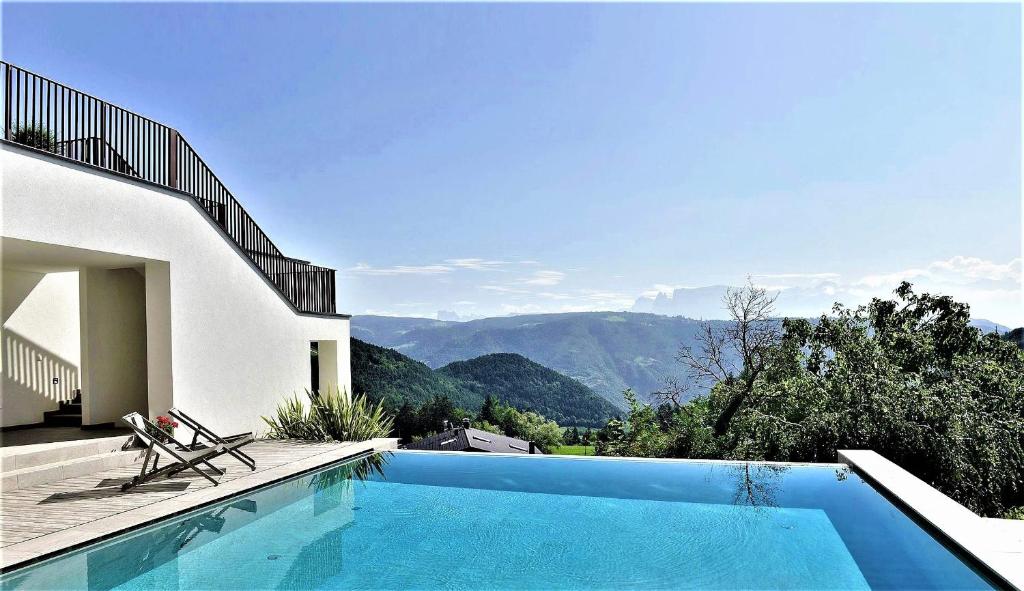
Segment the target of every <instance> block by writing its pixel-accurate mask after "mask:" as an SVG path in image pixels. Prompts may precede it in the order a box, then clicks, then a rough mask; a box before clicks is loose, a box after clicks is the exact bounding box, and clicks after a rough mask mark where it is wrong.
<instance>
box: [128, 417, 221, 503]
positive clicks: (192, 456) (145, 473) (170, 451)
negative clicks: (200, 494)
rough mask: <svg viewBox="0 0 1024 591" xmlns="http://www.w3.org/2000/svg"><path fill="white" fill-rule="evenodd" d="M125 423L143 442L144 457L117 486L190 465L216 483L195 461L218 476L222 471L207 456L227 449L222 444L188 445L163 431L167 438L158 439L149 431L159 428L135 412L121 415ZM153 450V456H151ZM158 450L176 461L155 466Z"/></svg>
mask: <svg viewBox="0 0 1024 591" xmlns="http://www.w3.org/2000/svg"><path fill="white" fill-rule="evenodd" d="M121 420H123V421H124V422H125V423H127V424H128V426H129V427H131V429H132V431H134V432H135V436H136V437H137V438H138V439H139V440H140V441H141V442H142V443H143V445H145V446H146V459H145V460H144V461H143V462H142V469H141V470H140V471H139V475H138V476H135V477H133V478H132V479H131V480H130V481H128V482H125V483H124V484H122V485H121V490H123V491H126V490H128V489H130V488H132V487H135V486H138V485H140V484H143V483H145V482H148V481H150V480H153V479H154V478H157V477H159V476H163V475H167V476H173V475H174V474H177V473H178V472H181V471H182V470H188V469H190V468H191V469H192V470H195V472H196V473H197V474H199V475H200V476H202V477H203V478H205V479H207V480H209V481H210V482H212V483H213V485H214V486H217V484H218V483H217V480H216V479H214V478H213V477H212V476H210V475H209V474H207V473H206V472H204V471H203V470H200V469H199V464H205V465H206V466H207V467H209V468H210V469H212V470H213V471H214V472H215V473H216V474H217V475H218V476H219V475H222V474H224V471H223V470H221V469H220V468H217V467H216V466H214V465H213V464H211V463H210V460H212V459H214V458H216V457H218V456H222V455H224V454H225V453H227V451H226V449H225V447H224V445H222V444H219V443H218V444H217V445H212V446H209V447H203V448H189V447H188V446H186V445H184V444H183V443H181V442H180V441H178V440H177V439H175V438H174V437H172V436H171V435H165V437H166V439H167V441H162V440H161V439H158V438H156V437H154V436H152V435H151V434H150V433H151V432H152V433H158V432H160V430H159V428H158V427H157V426H156V425H154V424H153V423H151V422H150V421H149V420H147V419H146V418H145V417H143V416H142V415H140V414H139V413H137V412H133V413H131V414H127V415H125V416H123V417H121ZM154 454H155V455H156V457H153V456H154ZM160 454H166V455H167V456H168V457H171V458H174V459H175V460H176V461H174V462H171V463H170V464H167V465H166V466H164V467H163V468H159V467H158V466H157V464H158V463H159V462H160ZM150 458H153V466H152V468H150V466H149V460H150Z"/></svg>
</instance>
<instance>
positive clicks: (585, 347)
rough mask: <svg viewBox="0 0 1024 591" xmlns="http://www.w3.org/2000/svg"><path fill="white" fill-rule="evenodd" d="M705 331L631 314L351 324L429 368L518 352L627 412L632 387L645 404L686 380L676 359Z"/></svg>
mask: <svg viewBox="0 0 1024 591" xmlns="http://www.w3.org/2000/svg"><path fill="white" fill-rule="evenodd" d="M713 322H724V321H713ZM700 328H701V322H700V321H697V320H692V319H689V318H683V317H678V316H677V317H668V316H660V315H657V314H637V313H631V312H575V313H565V314H528V315H522V316H505V317H495V318H484V319H481V320H471V321H468V322H452V321H441V320H432V319H427V318H392V317H385V316H356V317H353V319H352V336H353V337H356V338H359V339H362V340H364V341H367V342H370V343H373V344H376V345H380V346H384V347H390V348H393V349H395V350H397V351H399V352H401V353H403V354H405V355H408V356H409V357H412V358H413V359H416V360H419V361H422V362H424V363H425V364H427V365H428V366H430V367H433V368H439V367H442V366H444V365H447V364H449V363H452V362H455V361H461V360H465V359H472V358H474V357H478V356H480V355H486V354H489V353H518V354H520V355H523V356H524V357H527V358H528V359H530V360H532V361H534V362H536V363H539V364H541V365H544V366H546V367H549V368H551V369H554V370H556V371H558V372H560V373H562V374H565V375H567V376H569V377H571V378H574V379H576V380H579V381H580V382H582V383H583V384H585V385H586V386H588V387H590V388H591V389H593V390H594V392H596V393H597V394H599V395H601V396H602V397H603V398H605V399H606V400H608V401H609V402H611V403H612V404H614V405H615V406H616V407H618V408H620V409H623V408H625V401H624V400H623V398H622V392H623V390H625V389H626V388H633V390H634V391H636V392H637V393H638V394H639V395H640V396H641V397H645V396H646V395H648V394H650V393H651V392H654V391H657V390H659V389H660V388H662V387H663V386H664V383H665V379H666V378H667V377H670V376H675V377H680V373H681V372H680V369H681V368H680V366H679V364H678V363H677V362H676V361H675V355H676V353H677V352H678V350H679V348H680V346H682V345H689V346H694V345H696V338H697V335H698V331H699V330H700ZM694 393H695V394H696V393H697V391H695V392H694Z"/></svg>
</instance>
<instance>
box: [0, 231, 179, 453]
mask: <svg viewBox="0 0 1024 591" xmlns="http://www.w3.org/2000/svg"><path fill="white" fill-rule="evenodd" d="M2 249H3V261H2V262H3V265H2V273H3V282H4V290H3V318H2V319H3V329H2V364H3V365H2V367H0V373H2V375H3V387H4V388H3V394H2V396H0V415H2V417H0V421H2V425H0V426H2V427H3V429H4V431H5V433H3V435H5V436H6V437H0V438H2V439H5V440H6V441H7V443H6V444H7V445H10V444H11V443H10V442H12V441H32V442H36V441H33V440H35V439H40V438H42V439H46V438H51V439H52V438H59V439H54V440H65V441H66V440H68V439H69V438H72V435H71V434H70V433H69V432H68V431H65V430H60V431H45V432H37V433H34V434H33V433H24V434H20V435H12V433H15V431H11V429H18V430H22V429H24V428H25V427H28V426H36V427H38V426H45V427H47V428H50V427H55V426H63V427H68V426H71V427H79V426H80V427H82V428H84V429H90V428H92V429H104V430H109V429H111V428H115V427H120V417H121V416H123V415H125V414H127V413H129V412H134V411H138V412H141V413H143V414H147V415H148V414H150V409H151V408H156V409H158V410H157V412H163V411H164V410H166V408H167V407H168V406H169V405H170V400H171V397H170V393H171V384H170V376H171V372H170V303H169V302H170V294H169V289H170V281H169V267H168V265H167V263H165V262H161V261H151V260H146V259H140V258H138V257H130V256H126V255H118V254H114V253H105V252H96V251H89V250H84V249H77V248H71V247H65V246H59V245H53V244H45V243H38V242H31V241H26V240H18V239H13V238H7V237H4V238H2ZM151 351H152V354H151ZM108 435H109V433H108ZM88 437H90V435H87V434H85V433H84V432H83V433H82V435H81V438H88Z"/></svg>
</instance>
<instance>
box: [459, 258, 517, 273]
mask: <svg viewBox="0 0 1024 591" xmlns="http://www.w3.org/2000/svg"><path fill="white" fill-rule="evenodd" d="M445 263H448V264H449V265H451V266H453V267H457V268H459V269H471V270H473V271H493V270H496V269H500V268H501V267H504V266H506V265H508V264H510V263H509V262H508V261H489V260H485V259H448V260H446V261H445Z"/></svg>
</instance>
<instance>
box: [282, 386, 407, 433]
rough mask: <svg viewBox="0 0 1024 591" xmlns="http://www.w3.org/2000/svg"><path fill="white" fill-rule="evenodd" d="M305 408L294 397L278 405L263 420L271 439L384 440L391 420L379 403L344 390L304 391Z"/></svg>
mask: <svg viewBox="0 0 1024 591" xmlns="http://www.w3.org/2000/svg"><path fill="white" fill-rule="evenodd" d="M306 397H307V398H308V399H309V405H308V407H307V405H306V404H304V403H303V401H302V399H301V398H299V396H298V395H295V396H293V397H291V398H286V399H285V400H284V402H282V403H281V404H279V405H278V407H277V410H276V412H275V416H274V417H263V421H264V422H265V423H267V426H269V427H270V430H269V432H268V433H267V436H268V437H270V438H271V439H312V440H317V441H326V440H334V441H362V440H365V439H373V438H375V437H387V436H388V435H389V434H390V433H391V427H392V424H393V422H394V418H393V417H391V416H389V415H387V414H386V413H385V412H384V406H383V404H380V403H378V404H376V405H374V404H373V403H371V402H369V401H368V400H367V399H366V396H365V395H360V396H355V397H353V398H349V396H348V394H347V393H346V392H345V391H344V390H338V389H337V388H328V389H327V391H325V392H310V391H309V390H306Z"/></svg>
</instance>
